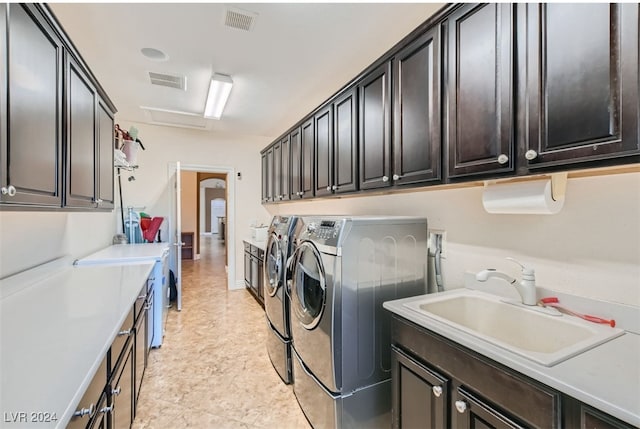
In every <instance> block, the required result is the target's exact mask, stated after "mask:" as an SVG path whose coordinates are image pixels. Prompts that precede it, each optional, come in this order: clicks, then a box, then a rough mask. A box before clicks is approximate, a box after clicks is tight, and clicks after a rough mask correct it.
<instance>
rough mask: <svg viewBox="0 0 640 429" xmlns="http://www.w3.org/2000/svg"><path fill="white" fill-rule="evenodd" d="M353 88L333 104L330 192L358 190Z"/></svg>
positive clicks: (356, 136)
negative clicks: (331, 182) (331, 181)
mask: <svg viewBox="0 0 640 429" xmlns="http://www.w3.org/2000/svg"><path fill="white" fill-rule="evenodd" d="M356 109H357V103H356V90H355V88H353V89H351V90H350V91H348V92H346V93H344V94H342V95H341V96H340V97H338V98H337V99H336V100H335V101H334V102H333V111H334V115H335V117H334V123H333V129H334V141H333V145H334V150H333V165H334V168H333V184H332V185H331V190H332V191H334V192H336V193H340V192H350V191H355V190H356V189H358V175H357V171H358V128H357V123H358V116H357V114H356Z"/></svg>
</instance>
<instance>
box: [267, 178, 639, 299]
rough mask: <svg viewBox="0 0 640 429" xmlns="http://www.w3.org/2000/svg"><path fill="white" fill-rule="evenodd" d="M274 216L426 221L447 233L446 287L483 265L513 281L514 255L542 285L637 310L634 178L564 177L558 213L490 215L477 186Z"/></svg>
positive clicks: (334, 203)
mask: <svg viewBox="0 0 640 429" xmlns="http://www.w3.org/2000/svg"><path fill="white" fill-rule="evenodd" d="M268 209H269V211H270V212H271V213H272V214H353V215H357V214H381V215H415V216H426V217H427V219H428V223H429V228H433V229H441V230H445V231H446V234H447V242H446V244H445V245H446V247H447V249H446V252H447V255H446V259H445V260H444V261H443V275H444V282H445V287H447V288H453V287H460V286H462V285H463V273H464V272H465V271H467V270H468V271H472V272H477V271H480V270H482V269H484V268H487V267H492V268H497V269H500V270H504V271H506V272H508V273H511V274H512V275H514V276H516V275H518V276H519V269H518V268H516V266H515V265H513V264H512V263H510V262H508V261H506V260H505V259H504V258H505V257H506V256H513V257H515V258H517V259H520V260H522V261H526V262H527V263H529V264H530V265H531V266H533V267H534V268H535V269H536V278H537V283H538V284H539V285H540V286H544V287H548V288H550V289H554V290H558V291H563V292H566V293H570V294H575V295H582V296H588V297H590V298H595V299H602V300H607V301H614V302H620V303H627V304H631V305H634V306H640V173H628V174H618V175H610V176H600V177H589V178H576V179H569V182H568V184H567V198H566V201H565V205H564V208H563V209H562V211H561V212H560V213H559V214H557V215H550V216H543V215H538V216H534V215H490V214H488V213H486V212H485V211H484V209H483V208H482V188H481V187H473V188H462V189H448V190H427V191H421V192H410V193H402V194H390V195H378V196H364V197H349V198H339V199H338V198H332V199H322V200H316V201H310V202H297V203H285V204H278V205H269V206H268Z"/></svg>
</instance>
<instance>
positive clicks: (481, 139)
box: [445, 3, 515, 178]
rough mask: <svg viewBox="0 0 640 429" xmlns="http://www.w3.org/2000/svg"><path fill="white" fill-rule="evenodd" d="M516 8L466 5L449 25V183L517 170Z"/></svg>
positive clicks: (500, 5)
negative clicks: (514, 103)
mask: <svg viewBox="0 0 640 429" xmlns="http://www.w3.org/2000/svg"><path fill="white" fill-rule="evenodd" d="M514 7H515V6H514V5H513V4H502V3H492V4H480V5H476V4H466V5H464V6H462V7H460V8H459V9H456V10H455V11H454V12H453V13H452V14H451V15H450V16H449V18H448V19H447V21H446V24H445V25H446V28H447V37H448V41H447V68H448V82H447V91H448V94H447V106H448V107H447V114H448V116H447V122H448V123H447V127H448V136H447V140H448V141H447V143H448V156H449V162H448V167H449V170H448V176H449V177H450V178H456V177H463V176H469V175H474V174H483V173H493V174H495V173H501V172H511V171H513V170H514V165H515V163H514V149H515V148H514V120H513V98H514V97H513V92H514V86H513V85H514V79H513V75H514V73H513V71H514V57H513V53H514V24H513V20H514V13H513V11H514Z"/></svg>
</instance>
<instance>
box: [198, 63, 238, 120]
mask: <svg viewBox="0 0 640 429" xmlns="http://www.w3.org/2000/svg"><path fill="white" fill-rule="evenodd" d="M232 87H233V80H232V79H231V76H227V75H225V74H219V73H214V75H213V76H212V77H211V84H210V85H209V94H208V95H207V102H206V104H205V106H204V115H203V116H204V117H205V118H213V119H220V118H221V117H222V112H223V111H224V107H225V105H226V104H227V100H228V99H229V94H230V93H231V88H232Z"/></svg>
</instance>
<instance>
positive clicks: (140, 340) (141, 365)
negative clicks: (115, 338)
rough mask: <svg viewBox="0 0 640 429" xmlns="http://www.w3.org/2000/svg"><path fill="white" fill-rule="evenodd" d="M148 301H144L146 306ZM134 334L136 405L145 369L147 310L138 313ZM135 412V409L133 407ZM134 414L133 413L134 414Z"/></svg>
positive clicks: (134, 395)
mask: <svg viewBox="0 0 640 429" xmlns="http://www.w3.org/2000/svg"><path fill="white" fill-rule="evenodd" d="M147 302H148V300H145V301H144V304H145V305H146V304H147ZM135 330H136V334H135V351H134V357H135V381H134V383H133V385H134V394H133V398H134V401H135V403H136V404H137V402H138V398H139V396H140V387H141V386H142V378H143V377H144V371H145V369H146V367H147V359H146V358H147V356H146V351H147V346H146V341H147V336H148V334H147V310H143V311H142V312H141V313H140V317H139V318H138V320H137V321H136V328H135ZM134 410H135V407H134ZM134 414H135V413H134Z"/></svg>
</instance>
